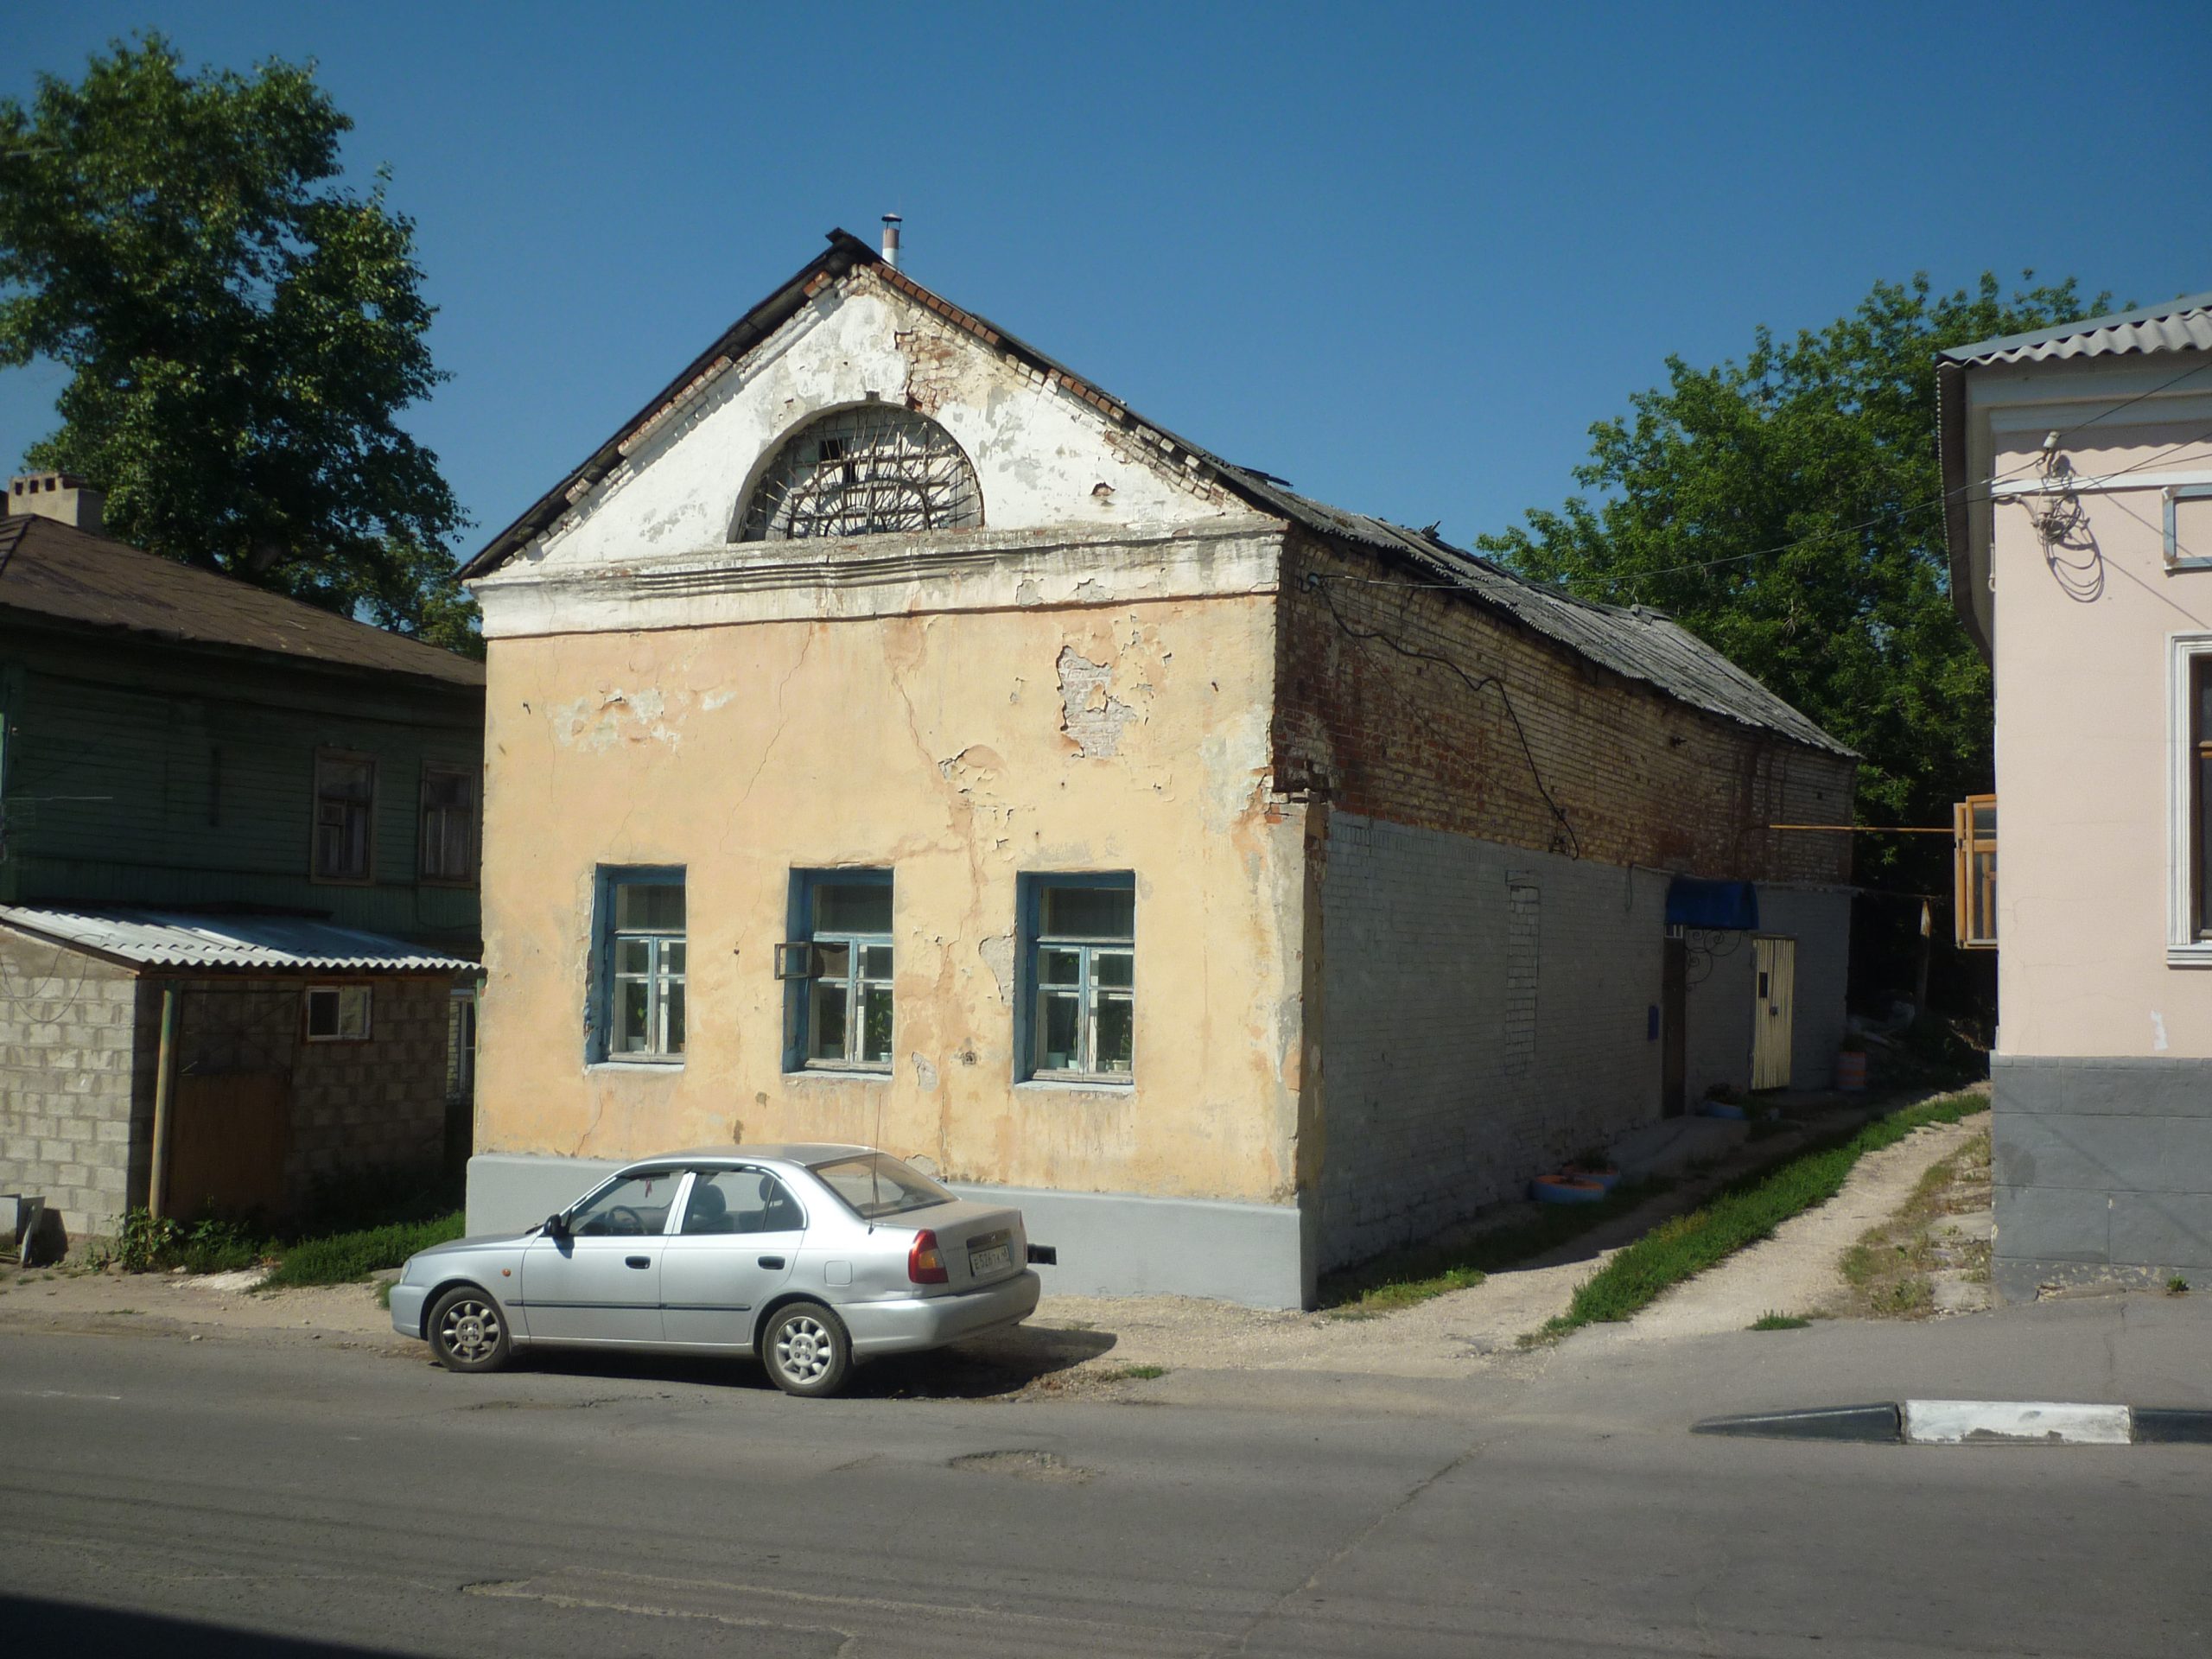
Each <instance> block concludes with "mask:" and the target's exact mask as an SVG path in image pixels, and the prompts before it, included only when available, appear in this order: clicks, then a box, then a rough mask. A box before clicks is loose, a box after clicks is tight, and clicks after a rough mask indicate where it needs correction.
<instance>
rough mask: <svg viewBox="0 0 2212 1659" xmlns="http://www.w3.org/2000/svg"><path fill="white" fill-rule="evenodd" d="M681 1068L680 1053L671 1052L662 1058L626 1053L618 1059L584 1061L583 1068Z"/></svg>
mask: <svg viewBox="0 0 2212 1659" xmlns="http://www.w3.org/2000/svg"><path fill="white" fill-rule="evenodd" d="M584 1070H585V1071H682V1070H683V1056H682V1055H681V1054H671V1055H670V1056H669V1057H668V1058H666V1059H662V1060H650V1059H644V1058H639V1057H638V1056H635V1055H628V1056H625V1057H624V1058H621V1059H619V1060H587V1061H585V1062H584Z"/></svg>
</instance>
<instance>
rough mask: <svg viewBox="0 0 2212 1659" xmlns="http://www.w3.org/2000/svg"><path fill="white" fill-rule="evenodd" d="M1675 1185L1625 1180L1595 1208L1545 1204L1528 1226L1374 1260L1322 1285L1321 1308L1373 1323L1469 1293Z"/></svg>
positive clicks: (1662, 1181) (1336, 1316)
mask: <svg viewBox="0 0 2212 1659" xmlns="http://www.w3.org/2000/svg"><path fill="white" fill-rule="evenodd" d="M1672 1185H1674V1183H1673V1182H1672V1181H1671V1180H1668V1179H1662V1178H1654V1179H1649V1180H1642V1181H1624V1182H1622V1183H1621V1184H1620V1185H1618V1186H1616V1187H1615V1188H1614V1189H1613V1190H1612V1191H1611V1192H1608V1193H1607V1194H1605V1197H1604V1198H1600V1199H1599V1201H1598V1202H1597V1203H1595V1204H1559V1205H1545V1206H1543V1207H1542V1208H1541V1210H1539V1211H1537V1212H1536V1214H1535V1216H1533V1217H1530V1218H1529V1220H1527V1221H1525V1222H1521V1223H1517V1224H1515V1225H1513V1226H1510V1227H1500V1228H1497V1229H1495V1230H1491V1231H1490V1232H1486V1233H1478V1234H1477V1235H1476V1236H1474V1237H1472V1238H1470V1239H1467V1240H1465V1241H1464V1242H1462V1243H1457V1244H1451V1245H1446V1246H1443V1247H1437V1246H1433V1245H1430V1246H1423V1247H1422V1248H1420V1249H1411V1250H1400V1251H1396V1252H1395V1253H1394V1254H1392V1255H1385V1256H1380V1257H1377V1258H1376V1260H1375V1261H1372V1262H1367V1263H1365V1264H1364V1265H1363V1266H1361V1267H1357V1268H1352V1269H1351V1270H1350V1271H1349V1272H1345V1273H1338V1274H1329V1275H1328V1276H1327V1277H1325V1278H1324V1279H1323V1280H1322V1281H1321V1294H1320V1302H1321V1306H1323V1307H1324V1308H1325V1309H1326V1310H1327V1311H1328V1313H1329V1315H1330V1317H1331V1318H1332V1319H1374V1318H1376V1316H1377V1315H1379V1314H1383V1313H1395V1312H1396V1311H1397V1310H1398V1309H1399V1308H1402V1307H1412V1306H1415V1305H1416V1304H1418V1303H1421V1302H1425V1301H1427V1300H1429V1299H1430V1298H1431V1297H1433V1296H1441V1295H1444V1294H1446V1292H1449V1291H1454V1290H1467V1289H1471V1288H1472V1287H1474V1286H1476V1285H1479V1284H1480V1283H1482V1281H1484V1279H1485V1278H1487V1277H1488V1276H1489V1275H1490V1274H1493V1273H1496V1272H1497V1271H1498V1270H1499V1269H1500V1268H1510V1267H1513V1266H1515V1265H1516V1264H1517V1263H1519V1262H1526V1261H1527V1260H1529V1257H1531V1256H1536V1255H1543V1254H1544V1252H1545V1251H1547V1250H1553V1249H1558V1248H1559V1247H1560V1245H1562V1244H1566V1243H1570V1242H1572V1241H1573V1240H1574V1239H1577V1238H1580V1237H1581V1236H1582V1235H1583V1234H1585V1233H1586V1232H1589V1231H1590V1230H1592V1228H1596V1227H1601V1226H1603V1225H1604V1224H1605V1223H1607V1222H1609V1221H1611V1220H1612V1219H1613V1218H1614V1217H1617V1216H1620V1215H1624V1214H1625V1213H1626V1212H1627V1211H1630V1210H1633V1209H1635V1208H1636V1206H1637V1205H1639V1204H1642V1203H1643V1202H1644V1201H1645V1200H1646V1199H1647V1198H1656V1196H1658V1194H1660V1193H1662V1192H1665V1191H1666V1190H1667V1189H1668V1188H1669V1187H1670V1186H1672Z"/></svg>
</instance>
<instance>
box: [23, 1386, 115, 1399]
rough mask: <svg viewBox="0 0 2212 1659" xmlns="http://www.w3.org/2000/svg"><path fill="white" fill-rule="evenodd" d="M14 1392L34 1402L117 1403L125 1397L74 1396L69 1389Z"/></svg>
mask: <svg viewBox="0 0 2212 1659" xmlns="http://www.w3.org/2000/svg"><path fill="white" fill-rule="evenodd" d="M12 1392H14V1393H16V1394H20V1395H24V1396H25V1397H26V1398H28V1399H32V1400H117V1401H119V1400H121V1399H122V1398H123V1396H122V1395H119V1394H72V1393H71V1392H70V1391H69V1390H68V1389H14V1390H12Z"/></svg>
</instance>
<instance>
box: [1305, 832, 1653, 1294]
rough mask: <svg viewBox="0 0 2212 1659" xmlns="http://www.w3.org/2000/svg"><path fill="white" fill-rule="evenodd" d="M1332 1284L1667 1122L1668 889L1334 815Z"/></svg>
mask: <svg viewBox="0 0 2212 1659" xmlns="http://www.w3.org/2000/svg"><path fill="white" fill-rule="evenodd" d="M1326 856H1327V865H1326V868H1325V873H1324V875H1323V880H1322V886H1321V890H1322V967H1321V983H1322V988H1323V989H1322V994H1323V1010H1324V1013H1323V1018H1324V1020H1325V1038H1324V1041H1325V1046H1326V1062H1325V1077H1324V1082H1323V1090H1322V1094H1323V1101H1324V1113H1325V1125H1326V1128H1325V1146H1324V1147H1323V1150H1322V1156H1321V1160H1320V1162H1321V1171H1322V1174H1321V1180H1320V1186H1319V1201H1320V1240H1321V1246H1320V1248H1321V1262H1320V1265H1321V1266H1322V1268H1324V1269H1326V1268H1333V1267H1338V1266H1342V1265H1344V1263H1346V1262H1354V1261H1357V1260H1360V1259H1361V1258H1363V1257H1365V1256H1369V1255H1374V1254H1376V1252H1378V1251H1381V1250H1384V1249H1390V1248H1391V1247H1393V1246H1395V1245H1399V1244H1403V1243H1409V1242H1412V1241H1414V1240H1417V1239H1420V1238H1422V1237H1425V1236H1428V1235H1430V1234H1433V1233H1434V1232H1436V1231H1438V1230H1440V1229H1441V1228H1443V1227H1446V1226H1447V1225H1449V1224H1451V1223H1452V1222H1455V1221H1459V1220H1461V1219H1463V1218H1465V1217H1467V1216H1469V1215H1471V1214H1472V1213H1473V1212H1474V1211H1477V1210H1478V1209H1480V1208H1482V1207H1483V1206H1484V1205H1489V1204H1494V1203H1496V1202H1497V1201H1498V1200H1499V1199H1501V1198H1506V1197H1509V1196H1511V1195H1512V1194H1513V1193H1515V1192H1516V1191H1517V1190H1518V1189H1519V1188H1520V1186H1521V1185H1522V1183H1523V1182H1525V1181H1526V1180H1527V1179H1529V1176H1531V1175H1532V1174H1535V1173H1540V1172H1541V1170H1543V1169H1544V1168H1546V1167H1548V1166H1552V1165H1554V1164H1555V1163H1557V1162H1558V1161H1559V1160H1561V1159H1564V1158H1566V1157H1568V1156H1571V1155H1572V1154H1574V1153H1576V1152H1578V1151H1580V1150H1582V1149H1583V1148H1585V1147H1598V1146H1602V1145H1604V1144H1605V1142H1607V1141H1611V1139H1613V1138H1614V1137H1615V1136H1617V1135H1620V1134H1622V1133H1623V1132H1624V1131H1625V1130H1627V1129H1629V1128H1633V1127H1635V1126H1636V1125H1637V1124H1639V1123H1642V1122H1646V1121H1648V1120H1649V1119H1651V1118H1653V1117H1656V1116H1657V1115H1658V1111H1659V1065H1660V1044H1659V1042H1658V1040H1657V1039H1656V1037H1655V1036H1654V1035H1653V1034H1652V1033H1653V1026H1652V1008H1653V1005H1654V1003H1655V1002H1656V999H1657V996H1658V988H1659V980H1660V968H1661V964H1660V950H1661V945H1660V940H1661V938H1662V934H1663V931H1664V924H1665V913H1666V898H1667V880H1668V878H1667V876H1666V875H1665V874H1662V873H1661V872H1658V871H1653V870H1632V869H1629V868H1624V867H1621V866H1618V865H1609V864H1599V863H1594V862H1592V861H1577V860H1573V859H1567V858H1560V857H1556V856H1554V855H1548V854H1543V853H1532V852H1529V851H1526V850H1523V849H1515V848H1509V847H1501V846H1499V845H1497V844H1496V843H1495V842H1481V841H1476V840H1474V839H1472V838H1471V837H1468V836H1454V835H1448V834H1445V833H1441V832H1439V831H1436V830H1431V829H1414V828H1412V827H1409V826H1406V825H1401V824H1393V823H1378V822H1376V820H1374V819H1371V818H1364V817H1355V816H1353V815H1351V814H1348V813H1337V814H1332V816H1331V818H1330V823H1329V836H1328V842H1327V855H1326Z"/></svg>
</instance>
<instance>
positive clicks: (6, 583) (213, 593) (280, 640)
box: [0, 515, 484, 689]
mask: <svg viewBox="0 0 2212 1659" xmlns="http://www.w3.org/2000/svg"><path fill="white" fill-rule="evenodd" d="M6 611H20V612H24V613H30V614H33V615H37V616H42V617H51V618H54V619H55V620H60V621H64V622H72V623H77V624H79V625H81V626H88V627H96V628H116V629H121V630H124V631H126V632H131V633H139V634H149V635H153V636H155V637H156V638H160V639H173V640H176V641H179V642H181V643H185V644H191V645H227V646H232V647H234V648H238V649H241V650H245V651H258V652H270V653H271V654H273V655H275V656H278V657H283V658H292V659H294V660H297V661H304V662H313V663H321V664H335V665H338V666H341V667H346V668H358V669H368V670H372V671H375V672H377V673H380V674H404V675H411V676H413V677H416V678H418V679H427V680H436V681H442V682H443V683H446V684H448V685H454V686H467V687H469V688H472V689H476V688H480V687H481V686H482V685H483V683H484V665H483V664H481V663H478V662H473V661H471V660H470V659H469V658H466V657H460V656H456V655H454V653H453V652H449V651H441V650H440V649H439V648H438V647H437V646H435V645H424V644H423V642H422V641H421V640H419V639H408V638H407V637H406V636H405V635H404V634H397V633H392V632H389V631H387V630H385V629H383V628H374V627H371V626H369V625H368V624H367V623H365V622H356V621H354V620H353V619H352V618H351V617H345V616H340V615H338V614H337V613H335V612H333V611H326V610H322V609H321V608H319V607H316V606H313V605H308V604H304V603H302V601H299V600H296V599H291V598H288V597H286V596H285V595H284V594H273V593H270V591H269V590H268V589H267V588H255V587H252V586H251V585H250V584H248V583H246V582H240V581H238V579H237V578H235V577H232V576H226V575H219V574H218V573H217V572H215V571H213V570H200V569H194V567H193V566H191V565H188V564H180V563H177V562H176V561H175V559H164V558H162V557H160V556H156V555H155V554H152V553H145V552H141V551H140V550H138V549H137V548H135V547H130V546H126V545H125V544H124V543H121V542H118V541H115V540H112V539H111V538H110V537H105V536H95V535H92V533H90V532H89V531H82V530H79V529H77V528H76V527H75V526H74V525H72V524H61V523H60V522H58V521H56V520H54V519H52V518H35V517H31V516H29V515H22V516H19V517H16V518H4V519H0V612H6Z"/></svg>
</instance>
